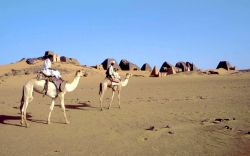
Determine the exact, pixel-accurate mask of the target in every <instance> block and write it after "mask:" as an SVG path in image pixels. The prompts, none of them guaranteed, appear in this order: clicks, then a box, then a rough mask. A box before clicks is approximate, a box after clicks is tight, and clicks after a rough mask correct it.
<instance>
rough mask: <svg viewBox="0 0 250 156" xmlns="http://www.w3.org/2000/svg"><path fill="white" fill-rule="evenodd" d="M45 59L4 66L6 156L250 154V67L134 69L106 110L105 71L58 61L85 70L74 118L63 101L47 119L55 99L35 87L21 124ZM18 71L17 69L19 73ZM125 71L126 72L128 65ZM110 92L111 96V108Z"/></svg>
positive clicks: (66, 73)
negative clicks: (25, 98) (28, 92)
mask: <svg viewBox="0 0 250 156" xmlns="http://www.w3.org/2000/svg"><path fill="white" fill-rule="evenodd" d="M40 66H41V63H37V64H35V65H27V64H26V63H25V62H18V63H14V64H9V65H2V66H0V75H2V76H1V77H0V95H1V96H0V155H1V156H29V155H30V156H34V155H36V156H69V155H72V156H78V155H79V156H83V155H88V156H91V155H105V156H110V155H129V156H132V155H134V156H146V155H148V156H153V155H156V156H163V155H164V156H168V155H171V156H172V155H180V156H182V155H192V156H193V155H237V156H239V155H250V148H249V147H250V73H249V72H244V73H243V72H238V73H224V74H221V75H206V74H198V73H195V72H188V73H181V74H176V75H170V76H166V77H160V78H154V77H149V76H148V75H149V73H148V72H141V71H137V72H136V71H133V72H132V73H133V74H134V76H133V77H131V78H130V80H129V83H128V86H126V87H124V88H123V89H122V92H121V109H119V108H118V104H117V97H115V98H114V102H113V105H112V108H111V109H109V110H108V109H104V110H103V111H100V106H99V95H98V90H99V88H98V87H99V82H100V81H102V80H103V78H104V76H105V71H99V70H95V69H91V68H87V67H82V66H74V65H70V64H54V65H53V66H54V67H55V68H58V69H59V70H61V71H62V75H63V77H64V79H65V80H68V81H71V80H72V79H73V77H74V74H75V71H76V70H77V69H84V70H86V71H87V72H88V73H89V75H88V77H82V78H81V80H80V83H79V86H78V87H77V89H76V90H75V91H74V92H71V93H68V94H66V95H65V106H66V110H67V112H66V113H67V116H68V118H69V120H70V124H65V121H64V117H63V112H62V110H61V108H60V104H59V101H56V106H55V108H54V111H53V113H52V116H51V122H52V123H51V124H50V125H48V124H47V117H48V113H49V106H50V103H51V99H50V98H48V97H46V96H45V97H43V96H42V95H41V94H37V93H34V100H33V101H32V102H31V103H30V104H29V107H28V110H27V111H28V123H29V127H28V128H26V127H24V126H21V124H20V112H19V105H20V98H21V95H22V86H23V85H24V83H25V82H26V81H28V80H29V79H31V78H34V77H35V76H36V74H34V73H32V72H30V71H34V70H39V68H40ZM13 69H15V71H14V72H15V74H14V75H13V74H11V73H13ZM120 74H121V76H122V77H124V75H125V74H126V72H125V71H122V72H121V73H120ZM110 96H111V91H110V90H109V91H108V92H107V93H106V94H105V98H104V107H105V108H107V107H108V104H109V100H110Z"/></svg>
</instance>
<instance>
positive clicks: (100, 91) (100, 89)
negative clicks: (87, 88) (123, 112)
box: [99, 83, 102, 95]
mask: <svg viewBox="0 0 250 156" xmlns="http://www.w3.org/2000/svg"><path fill="white" fill-rule="evenodd" d="M101 94H102V83H100V87H99V95H101Z"/></svg>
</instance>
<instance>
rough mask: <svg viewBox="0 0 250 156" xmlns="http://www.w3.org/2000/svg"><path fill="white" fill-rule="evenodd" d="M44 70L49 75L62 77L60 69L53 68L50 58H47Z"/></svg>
mask: <svg viewBox="0 0 250 156" xmlns="http://www.w3.org/2000/svg"><path fill="white" fill-rule="evenodd" d="M42 72H43V73H44V74H45V75H47V76H55V77H56V78H60V77H61V74H60V72H59V71H58V70H53V69H51V61H50V59H46V60H45V61H44V63H43V66H42Z"/></svg>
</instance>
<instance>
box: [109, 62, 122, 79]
mask: <svg viewBox="0 0 250 156" xmlns="http://www.w3.org/2000/svg"><path fill="white" fill-rule="evenodd" d="M114 65H115V61H111V63H110V65H109V67H108V69H107V71H106V77H107V78H109V79H110V80H111V81H113V82H117V83H119V82H120V76H119V74H118V73H117V72H116V71H117V70H115V69H114Z"/></svg>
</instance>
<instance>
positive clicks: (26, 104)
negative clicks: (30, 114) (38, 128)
mask: <svg viewBox="0 0 250 156" xmlns="http://www.w3.org/2000/svg"><path fill="white" fill-rule="evenodd" d="M28 104H29V103H28V101H27V100H25V101H24V106H23V108H22V121H21V124H22V125H23V124H25V126H26V127H28V123H27V115H26V111H27V107H28Z"/></svg>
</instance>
